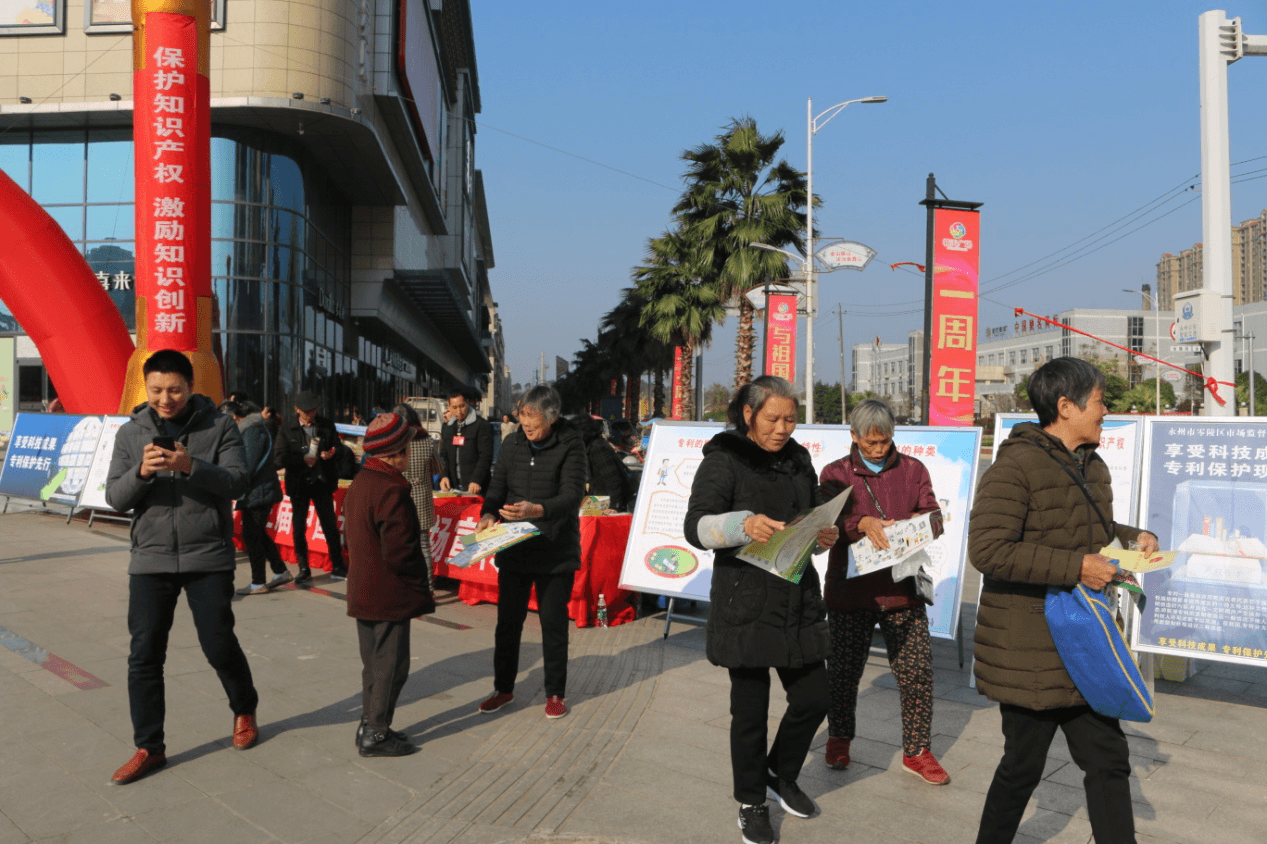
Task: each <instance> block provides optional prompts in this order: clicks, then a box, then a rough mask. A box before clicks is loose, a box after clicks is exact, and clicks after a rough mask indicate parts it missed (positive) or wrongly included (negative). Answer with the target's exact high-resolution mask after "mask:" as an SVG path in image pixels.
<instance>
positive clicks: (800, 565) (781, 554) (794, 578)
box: [735, 489, 852, 583]
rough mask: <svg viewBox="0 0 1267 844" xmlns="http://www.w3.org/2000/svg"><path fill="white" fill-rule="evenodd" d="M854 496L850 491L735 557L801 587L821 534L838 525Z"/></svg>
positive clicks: (804, 514) (791, 522) (795, 520)
mask: <svg viewBox="0 0 1267 844" xmlns="http://www.w3.org/2000/svg"><path fill="white" fill-rule="evenodd" d="M850 492H852V490H850V489H847V490H845V491H844V492H842V493H840V495H837V496H836V497H835V498H833V499H832V500H831V501H828V502H827V503H826V504H820V505H819V506H817V507H815V508H814V509H812V510H806V511H805V512H804V513H802V514H801V515H799V516H797V517H796V518H795V519H793V520H792V521H790V522H788V523H787V526H786V527H784V528H783V530H781V531H779V532H778V533H776V534H775V535H774V536H772V537H770V539H769V541H768V542H749V543H748V544H747V545H745V546H744V547H743V548H742V549H740V551H739V553H738V554H736V555H735V556H737V557H738V558H739V559H741V560H743V561H744V562H745V563H751V564H752V565H754V566H756V567H757V568H759V569H764V570H766V571H768V572H770V574H773V575H775V576H776V577H781V578H783V579H784V580H787V581H789V582H791V583H800V582H801V575H803V574H804V573H805V566H806V564H807V563H808V562H809V559H810V557H812V556H813V554H814V548H815V546H816V545H818V532H819V531H820V530H822V529H823V528H826V527H831V526H832V525H834V524H836V522H837V520H838V519H839V518H840V511H841V510H843V509H845V501H847V500H848V499H849V493H850Z"/></svg>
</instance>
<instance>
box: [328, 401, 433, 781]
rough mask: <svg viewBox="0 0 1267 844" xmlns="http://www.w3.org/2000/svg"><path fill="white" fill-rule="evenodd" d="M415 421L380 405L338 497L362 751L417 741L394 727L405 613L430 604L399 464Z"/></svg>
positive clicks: (414, 514)
mask: <svg viewBox="0 0 1267 844" xmlns="http://www.w3.org/2000/svg"><path fill="white" fill-rule="evenodd" d="M416 433H417V429H415V428H411V427H410V426H409V425H408V423H406V422H405V420H404V419H403V418H401V417H400V416H397V415H396V414H395V413H380V414H379V415H378V416H375V417H374V420H373V421H372V422H370V424H369V428H368V429H367V430H366V431H365V455H366V460H365V466H364V467H363V468H362V471H361V472H359V473H358V474H357V476H356V479H355V480H354V481H352V486H350V487H349V488H348V494H347V497H346V498H345V499H344V502H343V517H344V521H345V523H346V524H347V532H348V559H349V561H350V563H351V566H350V572H349V577H348V615H349V616H351V617H352V618H355V619H356V632H357V637H358V638H359V640H360V644H361V664H362V665H363V666H364V668H363V670H362V672H361V705H362V712H361V726H360V727H359V728H358V729H357V731H356V747H357V751H358V752H359V753H360V754H361V755H362V756H406V755H408V754H410V753H413V752H415V751H416V750H417V749H418V748H417V747H416V746H414V745H412V744H410V743H409V739H408V737H407V736H406V735H405V734H404V733H400V732H397V731H395V730H393V729H392V728H391V724H392V716H393V715H394V714H395V712H396V701H397V700H398V699H399V698H400V690H401V689H402V688H404V685H405V680H406V679H407V678H408V677H409V620H410V619H411V618H414V617H415V616H419V615H423V614H424V613H431V612H435V608H436V605H435V600H434V598H433V597H432V595H431V588H430V587H429V586H428V574H427V561H426V558H425V557H423V555H422V542H423V535H422V531H421V529H420V528H419V526H418V511H417V510H416V509H415V507H414V502H413V498H412V496H411V494H410V485H409V481H407V480H405V476H404V474H403V472H404V470H405V469H406V468H407V467H408V466H409V450H408V449H409V441H410V440H412V439H413V438H414V435H415V434H416Z"/></svg>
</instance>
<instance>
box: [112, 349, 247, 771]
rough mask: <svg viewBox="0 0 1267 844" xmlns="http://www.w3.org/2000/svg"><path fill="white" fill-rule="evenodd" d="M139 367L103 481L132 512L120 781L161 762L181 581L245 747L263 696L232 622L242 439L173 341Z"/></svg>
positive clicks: (238, 742) (236, 738)
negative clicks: (127, 755)
mask: <svg viewBox="0 0 1267 844" xmlns="http://www.w3.org/2000/svg"><path fill="white" fill-rule="evenodd" d="M142 371H143V373H144V375H145V391H146V396H147V401H146V403H144V404H140V405H137V406H136V408H134V409H133V411H132V418H131V420H130V421H128V422H126V423H125V424H124V425H123V427H121V428H120V429H119V433H118V435H117V436H116V437H115V441H114V452H113V454H112V455H111V458H110V472H109V475H108V476H107V480H106V501H107V502H109V504H110V506H111V507H113V508H114V509H115V510H118V511H120V512H124V511H127V510H132V511H133V514H132V560H131V563H130V564H129V565H128V574H129V575H130V576H129V578H128V631H129V632H130V633H131V634H132V649H131V653H130V654H129V655H128V700H129V703H130V705H131V710H132V732H133V739H134V741H135V742H136V747H137V750H136V753H135V755H133V757H132V759H131V760H130V761H129V762H128V763H127V764H126V765H124V766H123V767H121V768H119V770H117V771H115V773H114V777H113V779H114V782H116V783H118V784H120V785H124V784H127V783H130V782H133V781H135V780H137V779H139V778H141V777H143V776H145V775H146V774H148V773H150V772H151V771H154V770H157V769H158V768H161V767H163V765H165V764H167V756H166V745H165V744H164V741H163V738H164V736H163V720H164V715H165V712H166V710H165V702H164V686H163V663H164V661H165V660H166V658H167V636H168V633H169V632H170V631H171V627H172V619H173V617H174V614H175V612H176V601H177V599H178V598H179V597H180V593H181V592H182V591H183V592H184V593H185V599H186V601H188V603H189V610H190V612H191V613H193V617H194V626H195V627H196V628H197V631H198V643H199V644H200V645H201V646H202V652H203V653H204V654H205V655H206V657H207V661H208V662H209V663H211V667H212V668H214V669H215V671H216V675H217V676H218V677H219V678H220V683H221V685H222V686H223V687H224V691H225V694H227V695H228V698H229V708H230V709H231V710H232V711H233V717H234V720H233V746H234V747H236V748H238V749H239V750H245V749H246V748H248V747H251V746H252V745H254V744H255V742H256V740H257V739H258V737H259V732H258V729H257V727H256V724H255V708H256V705H257V704H258V702H259V695H258V694H257V693H256V691H255V685H254V683H253V682H252V680H251V668H250V665H249V664H248V663H247V661H246V655H245V654H243V653H242V647H241V646H240V645H239V644H238V640H237V637H236V636H235V635H234V633H233V609H232V600H233V569H234V566H235V556H236V554H235V551H234V547H233V513H232V510H231V509H230V506H231V502H232V500H233V499H234V498H237V497H238V496H239V495H241V494H242V493H243V492H244V491H245V489H246V479H247V468H246V463H245V460H244V457H243V453H242V438H241V437H240V436H239V435H238V429H237V427H236V426H235V425H234V424H233V421H232V420H231V419H229V417H227V416H224V415H223V414H221V413H219V412H217V410H216V407H215V405H214V404H213V403H212V401H211V399H209V398H207V397H206V396H202V395H195V394H194V392H193V387H194V370H193V365H192V364H190V362H189V359H188V358H186V357H185V356H184V355H182V354H181V353H180V352H176V351H173V350H171V349H164V350H162V351H159V352H155V353H154V354H152V355H151V356H150V357H149V359H148V360H147V361H146V362H145V366H144V367H143V369H142Z"/></svg>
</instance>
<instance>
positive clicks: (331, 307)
mask: <svg viewBox="0 0 1267 844" xmlns="http://www.w3.org/2000/svg"><path fill="white" fill-rule="evenodd" d="M313 293H314V294H315V295H316V297H317V307H319V308H321V310H323V311H325V312H326V313H328V314H330V315H331V316H335V317H338V318H339V319H345V318H347V315H348V306H347V303H345V302H344V301H343V297H342V296H333V295H331V294H330V292H329V291H327V290H314V291H313Z"/></svg>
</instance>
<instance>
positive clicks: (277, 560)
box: [221, 400, 294, 595]
mask: <svg viewBox="0 0 1267 844" xmlns="http://www.w3.org/2000/svg"><path fill="white" fill-rule="evenodd" d="M221 410H223V411H224V412H225V413H228V414H229V415H230V416H232V417H233V421H234V422H236V423H237V424H238V433H239V434H241V435H242V447H243V449H244V450H245V451H246V470H247V476H248V478H249V480H248V481H247V490H246V494H244V495H243V496H242V497H241V498H239V499H238V503H237V508H238V512H239V513H241V514H242V542H243V543H244V544H245V545H246V553H247V556H248V557H250V558H251V582H250V583H249V584H247V585H246V586H243V587H242V588H241V589H239V590H238V594H239V595H264V594H267V593H269V592H271V591H273V590H274V589H276V588H277V587H278V586H284V585H286V584H287V583H290V582H291V581H292V580H294V578H292V577H291V576H290V572H288V571H286V563H285V562H283V561H282V555H281V552H280V551H278V550H277V543H276V542H274V541H273V538H272V537H271V536H269V535H268V530H267V526H268V516H269V513H271V512H272V511H273V505H275V504H277V502H279V501H281V500H282V485H281V482H280V481H279V480H277V470H276V469H274V468H273V430H272V427H271V426H270V425H269V424H268V421H267V420H265V419H264V417H263V416H261V415H260V412H259V410H258V409H257V408H256V407H255V405H253V404H251V403H250V402H248V401H246V400H243V401H227V402H225V403H224V404H223V405H221ZM266 562H267V563H268V565H269V567H270V568H271V569H272V570H273V576H272V578H270V579H268V580H265V573H264V564H265V563H266Z"/></svg>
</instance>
